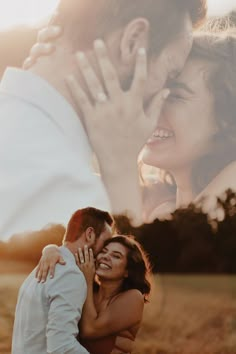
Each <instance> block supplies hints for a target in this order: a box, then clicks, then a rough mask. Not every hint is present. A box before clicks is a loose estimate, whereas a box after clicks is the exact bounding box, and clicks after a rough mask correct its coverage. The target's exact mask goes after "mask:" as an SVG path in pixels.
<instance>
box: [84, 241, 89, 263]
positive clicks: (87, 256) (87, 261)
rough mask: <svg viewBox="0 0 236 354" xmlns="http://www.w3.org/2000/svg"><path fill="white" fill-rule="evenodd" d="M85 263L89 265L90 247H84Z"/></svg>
mask: <svg viewBox="0 0 236 354" xmlns="http://www.w3.org/2000/svg"><path fill="white" fill-rule="evenodd" d="M84 261H85V263H89V251H88V246H87V245H85V246H84Z"/></svg>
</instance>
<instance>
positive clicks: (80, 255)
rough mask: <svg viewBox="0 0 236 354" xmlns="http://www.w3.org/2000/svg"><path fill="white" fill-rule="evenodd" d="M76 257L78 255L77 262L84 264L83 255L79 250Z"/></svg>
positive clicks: (79, 249)
mask: <svg viewBox="0 0 236 354" xmlns="http://www.w3.org/2000/svg"><path fill="white" fill-rule="evenodd" d="M78 255H79V261H80V263H81V264H83V263H84V262H85V260H84V254H83V251H82V249H81V248H78Z"/></svg>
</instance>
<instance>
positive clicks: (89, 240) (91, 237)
mask: <svg viewBox="0 0 236 354" xmlns="http://www.w3.org/2000/svg"><path fill="white" fill-rule="evenodd" d="M95 240H96V235H95V231H94V228H93V227H88V228H87V229H86V230H85V242H86V244H87V245H88V246H89V247H91V246H93V245H94V243H95Z"/></svg>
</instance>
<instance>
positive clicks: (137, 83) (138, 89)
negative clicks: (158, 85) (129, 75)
mask: <svg viewBox="0 0 236 354" xmlns="http://www.w3.org/2000/svg"><path fill="white" fill-rule="evenodd" d="M146 81H147V55H146V49H145V48H139V50H138V52H137V58H136V64H135V70H134V78H133V83H132V86H131V90H132V91H133V92H134V94H136V95H137V96H138V97H140V99H141V100H142V99H143V93H144V89H145V83H146Z"/></svg>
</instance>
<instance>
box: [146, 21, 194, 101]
mask: <svg viewBox="0 0 236 354" xmlns="http://www.w3.org/2000/svg"><path fill="white" fill-rule="evenodd" d="M157 38H158V36H157ZM192 41H193V36H192V22H191V20H190V18H189V17H186V18H185V21H184V25H183V28H182V30H181V31H180V33H179V34H178V35H177V36H176V38H175V39H174V40H173V41H172V42H171V43H169V44H167V46H166V47H165V48H164V49H163V50H162V52H161V54H160V55H158V57H153V58H151V59H150V61H149V71H148V80H147V84H146V90H145V96H144V105H145V106H146V105H147V104H148V103H149V101H150V100H151V99H152V98H153V97H154V96H155V95H156V94H157V93H158V92H159V91H160V90H161V89H163V87H164V86H165V84H166V81H167V80H169V79H171V78H175V77H176V76H178V74H179V73H180V72H181V71H182V69H183V67H184V65H185V62H186V60H187V57H188V55H189V53H190V50H191V47H192Z"/></svg>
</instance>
